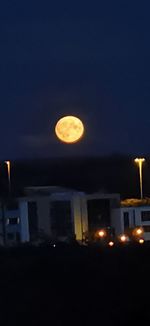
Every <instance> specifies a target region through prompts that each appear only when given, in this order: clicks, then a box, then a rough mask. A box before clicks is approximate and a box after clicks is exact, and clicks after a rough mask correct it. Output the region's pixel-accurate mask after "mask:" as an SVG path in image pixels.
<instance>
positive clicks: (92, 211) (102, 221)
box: [87, 199, 110, 231]
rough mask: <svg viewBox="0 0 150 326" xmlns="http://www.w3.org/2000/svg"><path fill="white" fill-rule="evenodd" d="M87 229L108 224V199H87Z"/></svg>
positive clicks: (94, 228) (91, 229)
mask: <svg viewBox="0 0 150 326" xmlns="http://www.w3.org/2000/svg"><path fill="white" fill-rule="evenodd" d="M87 210H88V224H89V230H90V231H93V230H97V229H98V228H101V227H104V226H106V227H107V226H109V225H110V200H109V199H89V200H88V201H87Z"/></svg>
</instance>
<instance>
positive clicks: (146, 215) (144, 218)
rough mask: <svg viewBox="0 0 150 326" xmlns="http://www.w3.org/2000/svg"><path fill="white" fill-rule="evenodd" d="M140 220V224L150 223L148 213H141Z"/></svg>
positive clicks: (149, 212) (149, 213) (149, 214)
mask: <svg viewBox="0 0 150 326" xmlns="http://www.w3.org/2000/svg"><path fill="white" fill-rule="evenodd" d="M141 219H142V222H146V221H150V211H142V212H141Z"/></svg>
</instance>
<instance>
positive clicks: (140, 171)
mask: <svg viewBox="0 0 150 326" xmlns="http://www.w3.org/2000/svg"><path fill="white" fill-rule="evenodd" d="M134 162H135V163H137V164H138V167H139V178H140V195H141V199H143V178H142V165H143V163H144V162H145V158H143V157H142V158H136V159H135V160H134Z"/></svg>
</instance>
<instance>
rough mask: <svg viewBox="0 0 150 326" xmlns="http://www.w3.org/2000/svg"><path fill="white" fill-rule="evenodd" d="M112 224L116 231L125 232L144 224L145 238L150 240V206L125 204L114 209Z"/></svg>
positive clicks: (118, 232)
mask: <svg viewBox="0 0 150 326" xmlns="http://www.w3.org/2000/svg"><path fill="white" fill-rule="evenodd" d="M112 225H113V226H114V227H115V230H116V233H117V234H121V233H124V232H125V230H126V229H127V228H128V227H129V228H134V227H136V226H142V227H143V229H144V239H145V240H146V241H149V240H150V206H149V205H145V206H123V207H120V208H117V209H113V212H112Z"/></svg>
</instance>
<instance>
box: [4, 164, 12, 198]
mask: <svg viewBox="0 0 150 326" xmlns="http://www.w3.org/2000/svg"><path fill="white" fill-rule="evenodd" d="M5 163H6V164H7V174H8V187H9V195H10V192H11V180H10V161H5Z"/></svg>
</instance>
